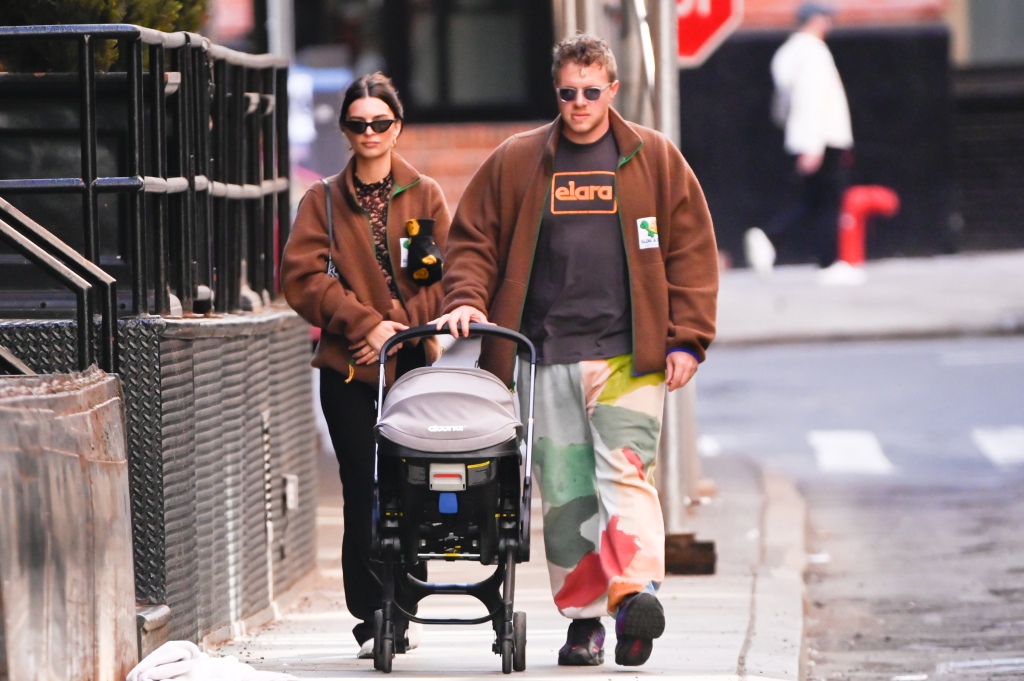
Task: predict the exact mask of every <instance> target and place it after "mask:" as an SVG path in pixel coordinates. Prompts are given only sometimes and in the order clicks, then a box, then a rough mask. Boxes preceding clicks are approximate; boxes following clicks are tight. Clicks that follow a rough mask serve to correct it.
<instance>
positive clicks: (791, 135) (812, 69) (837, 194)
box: [744, 2, 853, 278]
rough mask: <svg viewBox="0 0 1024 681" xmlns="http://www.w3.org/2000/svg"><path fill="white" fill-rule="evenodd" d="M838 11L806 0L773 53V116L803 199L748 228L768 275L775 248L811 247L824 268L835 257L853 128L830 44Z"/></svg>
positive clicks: (758, 267)
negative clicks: (791, 29)
mask: <svg viewBox="0 0 1024 681" xmlns="http://www.w3.org/2000/svg"><path fill="white" fill-rule="evenodd" d="M833 14H834V10H833V9H832V7H831V6H829V5H827V4H823V3H816V2H808V3H804V4H803V5H801V6H800V8H799V10H798V12H797V24H798V28H797V30H796V31H795V32H794V33H793V34H792V35H791V36H790V37H789V38H788V39H787V40H786V42H785V43H783V45H782V46H781V47H780V48H779V49H778V51H776V53H775V56H774V57H773V58H772V62H771V73H772V80H773V81H774V83H775V96H774V100H773V103H772V109H773V111H772V116H773V118H774V119H775V122H776V123H777V124H779V125H780V126H781V127H782V128H783V130H784V132H785V142H784V146H785V150H786V153H787V154H789V155H790V156H791V157H792V161H793V169H794V182H795V193H796V200H795V202H794V203H793V204H792V205H791V206H790V207H789V208H787V209H786V210H785V211H784V212H783V213H782V214H780V215H778V216H777V217H776V218H775V219H773V220H772V221H771V222H769V223H768V224H767V225H765V228H764V230H761V229H759V228H757V227H753V228H751V229H750V230H748V231H747V233H746V234H745V237H744V246H745V249H746V257H747V263H748V264H749V265H750V266H751V267H753V268H754V270H755V271H757V272H758V273H759V274H761V275H763V276H766V275H768V274H770V272H771V270H772V266H773V265H774V263H775V256H776V251H775V247H776V246H778V247H779V248H783V247H786V248H790V247H791V248H792V249H793V250H799V251H803V252H808V251H809V253H810V255H812V256H813V258H814V260H815V261H816V262H817V264H818V266H819V267H822V268H828V267H829V266H830V265H832V264H833V263H834V262H836V240H837V233H838V228H839V207H840V203H841V201H842V194H843V191H844V189H845V188H846V184H847V175H848V171H849V165H850V164H851V160H852V156H851V155H850V154H849V153H848V152H849V150H850V149H852V147H853V132H852V128H851V124H850V108H849V105H848V103H847V100H846V91H845V90H844V88H843V83H842V80H841V79H840V78H839V71H838V70H837V69H836V65H835V61H834V60H833V59H832V53H831V52H830V51H829V49H828V46H827V45H826V44H825V36H826V35H827V34H828V32H829V30H831V28H832V18H833ZM823 276H825V277H826V278H827V277H828V276H829V274H825V273H823Z"/></svg>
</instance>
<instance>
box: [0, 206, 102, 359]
mask: <svg viewBox="0 0 1024 681" xmlns="http://www.w3.org/2000/svg"><path fill="white" fill-rule="evenodd" d="M0 214H3V215H4V216H5V217H7V218H8V219H9V220H11V222H12V223H13V224H10V223H7V222H4V223H3V224H4V225H5V226H6V227H7V228H9V229H11V230H14V231H15V232H16V233H17V234H18V237H19V240H18V243H19V244H20V243H22V241H21V239H27V240H28V242H30V244H31V245H32V247H33V248H34V249H38V251H40V252H42V253H43V254H44V255H45V256H47V259H45V260H41V261H40V260H36V263H37V264H39V265H41V266H43V267H45V268H46V269H47V271H50V272H51V274H52V273H53V269H52V262H51V261H50V260H49V258H52V259H53V260H54V261H56V262H57V263H59V264H60V266H61V267H62V268H65V269H67V270H68V271H70V272H71V273H72V274H74V276H75V277H78V278H80V279H81V280H82V281H84V282H85V283H86V285H87V286H88V287H89V288H95V289H96V290H97V291H98V292H99V304H100V368H101V369H103V370H104V371H106V372H108V373H117V372H118V370H119V362H118V353H117V290H116V286H117V283H116V281H115V279H114V277H112V276H110V275H109V274H107V273H106V272H104V271H103V270H102V269H101V268H100V267H98V266H97V265H94V264H93V263H91V262H90V261H88V260H86V259H85V258H84V257H82V255H81V254H80V253H79V252H78V251H76V250H75V249H73V248H71V247H70V246H68V245H67V244H66V243H64V242H63V241H61V240H60V239H59V238H57V237H56V236H55V235H53V234H52V233H51V232H50V231H49V230H47V229H46V228H45V227H43V226H42V225H40V224H39V223H38V222H36V221H35V220H33V219H32V218H30V217H28V216H27V215H25V214H24V213H22V212H21V211H20V210H18V209H17V208H15V207H14V206H12V205H11V204H10V202H8V201H6V200H5V199H3V198H2V197H0ZM15 247H17V248H19V250H20V247H19V246H17V244H15ZM35 252H36V251H35V250H33V253H35ZM27 257H28V256H27ZM69 285H70V284H69ZM85 300H86V303H87V305H88V309H87V310H86V311H85V321H86V324H85V326H87V327H88V329H82V328H81V326H82V324H83V319H82V313H81V311H80V314H79V315H78V323H79V329H78V333H79V336H80V342H79V353H80V355H81V347H82V346H81V343H82V342H84V341H82V340H81V335H82V333H83V332H88V333H89V339H88V343H89V348H88V359H89V361H88V362H87V363H86V364H85V366H81V364H82V360H81V359H80V360H79V365H80V366H79V369H86V368H88V367H89V365H91V364H92V363H93V362H92V359H93V357H92V354H93V350H92V324H93V322H92V318H93V317H92V307H91V306H92V302H91V299H90V296H86V299H85ZM79 307H81V302H80V303H79Z"/></svg>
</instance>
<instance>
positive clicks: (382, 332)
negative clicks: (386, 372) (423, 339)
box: [348, 319, 409, 364]
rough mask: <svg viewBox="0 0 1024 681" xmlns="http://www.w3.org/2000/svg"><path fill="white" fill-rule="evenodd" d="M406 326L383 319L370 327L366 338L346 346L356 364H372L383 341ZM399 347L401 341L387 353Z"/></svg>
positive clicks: (394, 351) (393, 352)
mask: <svg viewBox="0 0 1024 681" xmlns="http://www.w3.org/2000/svg"><path fill="white" fill-rule="evenodd" d="M408 328H409V327H408V326H406V325H405V324H402V323H400V322H393V321H391V320H389V319H385V320H384V321H382V322H381V323H379V324H377V326H375V327H373V328H372V329H370V332H369V333H368V334H366V338H364V339H363V340H361V341H359V342H358V343H353V344H352V345H350V346H348V349H349V350H351V351H352V357H353V359H355V361H356V364H372V363H374V362H376V361H377V356H378V354H379V353H380V349H381V347H383V345H384V343H386V342H387V340H388V339H389V338H391V337H392V336H394V335H395V334H396V333H398V332H399V331H405V330H406V329H408ZM400 347H402V344H401V343H399V344H398V345H396V346H394V347H393V348H391V350H390V351H389V352H388V354H389V355H393V354H395V353H396V352H398V349H399V348H400Z"/></svg>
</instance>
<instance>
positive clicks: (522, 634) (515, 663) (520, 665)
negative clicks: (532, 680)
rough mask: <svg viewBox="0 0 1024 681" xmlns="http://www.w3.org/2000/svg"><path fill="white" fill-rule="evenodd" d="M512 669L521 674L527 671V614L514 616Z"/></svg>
mask: <svg viewBox="0 0 1024 681" xmlns="http://www.w3.org/2000/svg"><path fill="white" fill-rule="evenodd" d="M512 642H513V652H512V669H513V670H515V671H517V672H521V671H523V670H525V669H526V613H525V612H516V613H513V615H512Z"/></svg>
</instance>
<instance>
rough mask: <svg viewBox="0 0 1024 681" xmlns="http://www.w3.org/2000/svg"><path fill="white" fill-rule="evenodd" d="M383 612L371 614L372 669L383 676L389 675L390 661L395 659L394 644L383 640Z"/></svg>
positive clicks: (384, 631)
mask: <svg viewBox="0 0 1024 681" xmlns="http://www.w3.org/2000/svg"><path fill="white" fill-rule="evenodd" d="M385 633H386V628H385V624H384V611H383V610H377V611H375V612H374V613H373V668H374V669H376V670H377V671H381V672H384V673H385V674H390V673H391V660H392V659H393V658H394V657H395V642H394V640H393V639H389V638H385Z"/></svg>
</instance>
